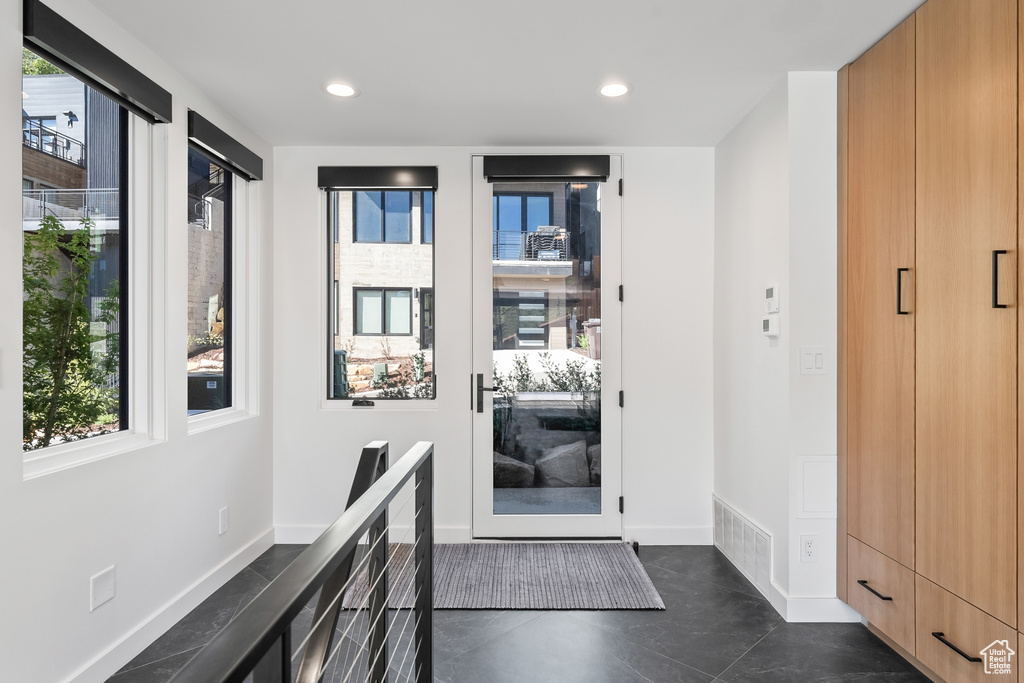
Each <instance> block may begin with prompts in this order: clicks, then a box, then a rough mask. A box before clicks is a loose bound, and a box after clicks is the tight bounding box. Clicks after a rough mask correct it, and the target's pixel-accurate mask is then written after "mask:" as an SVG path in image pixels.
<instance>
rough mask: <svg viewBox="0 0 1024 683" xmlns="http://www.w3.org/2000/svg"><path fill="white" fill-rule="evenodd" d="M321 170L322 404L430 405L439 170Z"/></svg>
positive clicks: (404, 168)
mask: <svg viewBox="0 0 1024 683" xmlns="http://www.w3.org/2000/svg"><path fill="white" fill-rule="evenodd" d="M319 170H320V186H321V188H323V189H325V190H327V193H326V197H327V215H328V225H327V233H326V235H325V237H326V239H327V246H328V249H327V252H328V263H327V272H328V277H327V281H326V283H325V286H326V287H328V288H329V289H328V290H327V297H326V300H327V301H328V306H329V310H328V311H327V316H328V317H327V319H326V322H327V330H328V349H329V352H328V372H327V387H328V391H327V397H328V398H331V399H340V398H345V399H363V398H372V399H374V400H376V399H389V398H402V399H406V398H427V399H432V398H434V377H433V370H434V368H433V364H434V363H433V361H434V354H433V349H434V318H435V314H434V247H433V239H434V191H435V187H436V174H437V169H436V168H434V167H401V168H396V167H347V166H331V167H321V168H320V169H319ZM410 185H413V187H409V186H410ZM356 187H357V188H360V189H348V188H356ZM366 188H373V189H366Z"/></svg>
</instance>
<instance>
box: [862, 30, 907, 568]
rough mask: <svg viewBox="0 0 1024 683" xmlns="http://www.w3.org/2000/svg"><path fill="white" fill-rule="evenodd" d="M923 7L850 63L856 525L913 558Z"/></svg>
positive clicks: (883, 546)
mask: <svg viewBox="0 0 1024 683" xmlns="http://www.w3.org/2000/svg"><path fill="white" fill-rule="evenodd" d="M914 40H915V35H914V17H910V18H909V19H907V20H906V21H905V22H903V24H901V25H900V26H899V27H898V28H896V29H895V30H894V31H893V32H892V33H890V34H889V35H888V36H886V37H885V38H883V39H882V40H881V41H880V42H879V43H878V44H877V45H875V46H874V47H873V48H871V50H869V51H868V52H867V53H866V54H865V55H864V56H862V57H861V58H860V59H858V60H857V61H856V62H855V63H854V64H851V65H850V67H849V73H848V75H847V79H848V80H847V88H848V95H847V96H848V107H849V109H848V112H849V113H848V117H849V118H848V124H847V136H848V137H847V139H848V143H847V144H848V151H847V170H846V173H847V193H848V194H847V197H848V200H847V201H848V207H849V208H848V213H847V230H848V231H849V236H850V237H849V239H848V241H847V250H846V258H847V267H846V278H847V286H848V288H849V290H848V291H849V292H850V293H851V296H850V297H849V298H848V300H847V302H846V320H847V328H846V340H847V348H848V354H847V361H846V362H847V378H848V379H847V396H846V400H847V406H848V408H847V416H848V417H847V420H848V422H847V431H846V442H847V449H848V454H849V455H848V460H847V472H846V477H847V506H848V509H849V511H850V512H849V515H848V521H847V530H848V533H849V534H850V535H851V536H854V537H856V538H857V539H859V540H860V541H861V542H863V543H866V544H867V545H869V546H871V547H872V548H874V549H875V550H878V551H879V552H882V553H884V554H886V555H888V556H889V557H891V558H893V559H894V560H896V561H898V562H900V563H901V564H903V565H904V566H906V567H910V568H913V566H914V308H915V306H914V301H913V297H912V293H913V279H914V277H915V268H914V247H915V244H914V201H915V200H914V197H915V194H914V192H915V190H914V144H915V140H914V80H915V75H914Z"/></svg>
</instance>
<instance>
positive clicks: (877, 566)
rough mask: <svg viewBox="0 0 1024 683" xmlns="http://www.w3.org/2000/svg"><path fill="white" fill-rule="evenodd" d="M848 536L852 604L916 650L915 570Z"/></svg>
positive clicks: (896, 639)
mask: <svg viewBox="0 0 1024 683" xmlns="http://www.w3.org/2000/svg"><path fill="white" fill-rule="evenodd" d="M848 538H849V542H848V544H847V545H848V546H849V556H848V557H849V562H850V571H849V576H850V578H849V584H848V586H847V588H848V591H849V596H850V601H849V605H850V607H852V608H853V609H855V610H857V611H858V612H859V613H860V614H861V616H863V617H864V618H865V619H867V620H868V622H870V623H871V624H873V625H874V626H875V627H876V628H878V629H879V630H880V631H882V633H884V634H886V635H887V636H889V637H890V638H892V639H893V640H894V641H895V642H896V643H897V644H898V645H899V646H900V647H902V648H903V649H904V650H906V651H907V652H908V653H910V654H911V655H912V654H914V649H915V646H916V643H915V640H914V616H915V614H916V612H915V609H914V590H915V588H914V572H913V571H911V570H909V569H907V568H906V567H904V566H903V565H901V564H900V563H899V562H896V561H895V560H893V559H890V558H888V557H886V556H885V555H883V554H882V553H880V552H878V551H877V550H873V549H872V548H870V547H868V546H866V545H864V544H863V543H861V542H860V541H858V540H857V539H856V538H853V537H852V536H850V537H848ZM858 581H866V582H867V586H869V587H870V588H871V590H874V591H877V592H878V593H881V594H882V595H883V596H885V597H888V598H892V599H891V600H884V599H882V598H881V597H879V596H878V595H875V594H874V593H872V592H871V591H870V590H868V588H867V586H865V585H862V584H860V583H858Z"/></svg>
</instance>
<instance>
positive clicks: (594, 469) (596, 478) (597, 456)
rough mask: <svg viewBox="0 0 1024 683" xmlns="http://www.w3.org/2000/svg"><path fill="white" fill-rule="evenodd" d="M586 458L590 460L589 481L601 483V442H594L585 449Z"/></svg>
mask: <svg viewBox="0 0 1024 683" xmlns="http://www.w3.org/2000/svg"><path fill="white" fill-rule="evenodd" d="M587 460H589V461H590V483H591V484H592V485H594V486H600V485H601V444H599V443H598V444H594V445H593V446H591V447H590V448H588V449H587Z"/></svg>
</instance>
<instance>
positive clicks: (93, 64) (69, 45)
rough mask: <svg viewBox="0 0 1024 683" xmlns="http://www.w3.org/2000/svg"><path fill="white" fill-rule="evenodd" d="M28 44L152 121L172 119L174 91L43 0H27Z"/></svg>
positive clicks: (26, 43) (69, 71)
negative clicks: (152, 78) (40, 0)
mask: <svg viewBox="0 0 1024 683" xmlns="http://www.w3.org/2000/svg"><path fill="white" fill-rule="evenodd" d="M24 37H25V46H26V47H28V48H29V49H30V50H32V51H33V52H36V53H38V54H39V55H40V56H42V57H45V58H46V59H48V60H50V61H51V62H53V63H54V64H56V65H57V66H59V67H61V68H62V69H64V70H65V71H67V72H68V73H71V74H74V75H75V76H77V77H78V78H80V79H82V80H83V81H85V82H86V83H88V84H89V85H90V86H92V87H93V88H95V89H97V90H99V91H100V92H102V93H103V94H104V95H106V96H107V97H110V98H111V99H113V100H114V101H116V102H117V103H118V104H120V105H122V106H123V107H125V108H126V109H128V110H129V111H132V112H134V113H135V114H138V115H139V116H141V117H142V118H144V119H146V120H147V121H150V122H152V123H170V122H171V93H169V92H167V91H166V90H164V89H163V88H161V87H160V86H159V85H157V84H156V83H154V82H153V81H151V80H150V79H149V78H147V77H146V76H144V75H143V74H142V72H140V71H139V70H138V69H136V68H135V67H133V66H132V65H130V64H129V63H128V62H126V61H124V60H123V59H121V58H120V57H118V56H117V55H115V54H114V53H113V52H111V51H110V50H108V49H107V48H105V47H103V46H102V45H101V44H100V43H98V42H97V41H96V40H94V39H93V38H90V37H89V36H88V35H86V33H85V32H83V31H82V30H81V29H79V28H78V27H77V26H75V25H73V24H72V23H71V22H69V21H68V20H67V19H65V18H64V17H62V16H60V15H59V14H57V13H56V12H54V11H53V10H52V9H50V8H49V7H47V6H46V5H44V4H43V3H41V2H39V0H25V4H24Z"/></svg>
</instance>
